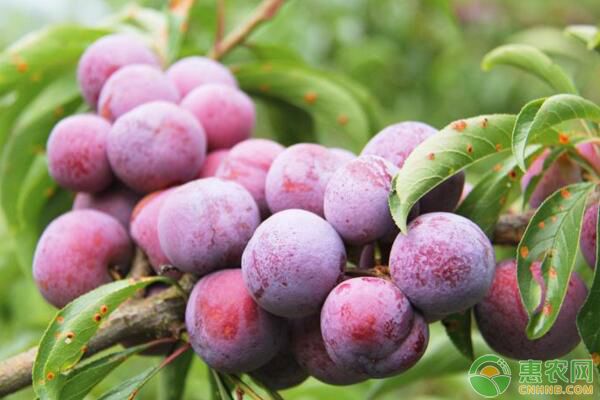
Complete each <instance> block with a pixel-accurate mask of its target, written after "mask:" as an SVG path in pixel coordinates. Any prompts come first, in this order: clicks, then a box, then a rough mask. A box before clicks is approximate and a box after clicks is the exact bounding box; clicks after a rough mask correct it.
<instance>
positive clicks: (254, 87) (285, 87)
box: [233, 62, 371, 151]
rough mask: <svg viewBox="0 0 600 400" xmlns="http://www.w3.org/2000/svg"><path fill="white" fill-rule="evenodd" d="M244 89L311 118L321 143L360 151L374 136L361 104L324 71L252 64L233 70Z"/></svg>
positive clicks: (272, 64) (269, 64)
mask: <svg viewBox="0 0 600 400" xmlns="http://www.w3.org/2000/svg"><path fill="white" fill-rule="evenodd" d="M233 70H234V72H235V74H236V76H237V78H238V81H239V82H240V86H241V88H242V89H243V90H245V91H246V92H249V93H251V94H253V95H255V96H258V97H266V98H270V99H277V100H280V101H283V102H286V103H289V104H292V105H294V106H296V107H299V108H301V109H302V110H304V111H306V112H307V113H309V114H310V115H311V117H312V118H313V120H314V123H315V132H316V135H317V139H318V141H319V142H320V143H321V144H323V145H325V146H330V145H339V144H340V143H347V144H348V145H347V147H349V148H351V149H353V150H355V151H356V150H358V149H360V148H361V147H362V146H363V145H364V144H365V143H366V141H367V140H368V138H369V137H370V133H371V132H370V128H369V119H368V117H367V114H366V112H365V110H364V109H363V107H362V106H361V104H360V102H359V101H358V100H357V99H356V98H355V97H354V96H353V95H352V94H351V93H350V92H349V91H348V90H347V89H346V88H345V87H343V86H342V85H340V84H338V83H336V82H334V81H333V80H332V79H329V78H326V77H324V76H323V75H322V73H321V72H320V71H315V70H312V69H310V68H307V67H302V66H298V65H294V64H288V63H276V62H270V63H263V64H256V63H249V64H241V65H238V66H235V67H234V68H233Z"/></svg>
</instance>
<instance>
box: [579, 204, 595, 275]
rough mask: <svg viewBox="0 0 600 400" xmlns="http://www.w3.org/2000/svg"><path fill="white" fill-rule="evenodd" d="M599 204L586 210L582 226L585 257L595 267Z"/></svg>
mask: <svg viewBox="0 0 600 400" xmlns="http://www.w3.org/2000/svg"><path fill="white" fill-rule="evenodd" d="M598 207H599V205H598V204H594V205H591V206H589V207H588V208H587V210H586V211H585V214H584V216H583V226H582V228H581V238H580V242H579V244H580V246H581V253H582V254H583V258H585V261H586V262H587V263H588V264H589V265H590V267H592V268H594V267H595V266H596V238H597V234H598V233H597V232H596V228H597V224H598Z"/></svg>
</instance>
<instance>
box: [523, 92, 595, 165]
mask: <svg viewBox="0 0 600 400" xmlns="http://www.w3.org/2000/svg"><path fill="white" fill-rule="evenodd" d="M574 119H584V120H594V121H600V107H598V106H597V105H596V104H595V103H593V102H591V101H589V100H586V99H584V98H582V97H579V96H575V95H571V94H559V95H555V96H551V97H547V98H541V99H537V100H533V101H531V102H529V103H527V104H526V105H525V106H524V107H523V108H522V109H521V111H520V112H519V115H518V117H517V122H516V123H515V126H514V130H513V134H512V149H513V154H514V155H515V157H516V159H517V162H518V165H519V167H520V168H521V169H522V170H523V171H525V168H526V166H525V148H526V147H527V145H528V144H529V143H530V142H532V141H539V140H545V139H544V138H543V137H541V135H542V134H544V133H546V132H548V131H551V128H553V127H554V126H556V125H558V124H560V123H563V122H566V121H571V120H574ZM553 136H554V135H553ZM559 139H560V138H559Z"/></svg>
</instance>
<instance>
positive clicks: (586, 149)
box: [575, 143, 600, 174]
mask: <svg viewBox="0 0 600 400" xmlns="http://www.w3.org/2000/svg"><path fill="white" fill-rule="evenodd" d="M575 148H576V149H577V152H578V153H579V154H580V155H581V156H582V157H583V158H585V159H586V160H587V161H588V162H589V163H590V164H591V165H592V166H593V167H594V169H595V170H596V172H597V173H599V174H600V146H599V145H597V144H594V143H581V144H578V145H577V146H575Z"/></svg>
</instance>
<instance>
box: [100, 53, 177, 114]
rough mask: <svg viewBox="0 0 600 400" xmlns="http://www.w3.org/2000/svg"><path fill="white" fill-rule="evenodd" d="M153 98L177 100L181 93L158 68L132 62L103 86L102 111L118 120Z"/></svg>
mask: <svg viewBox="0 0 600 400" xmlns="http://www.w3.org/2000/svg"><path fill="white" fill-rule="evenodd" d="M152 101H164V102H169V103H177V102H178V101H179V94H178V93H177V89H176V88H175V86H174V85H173V84H172V83H171V81H169V80H168V79H167V77H166V76H165V74H164V73H163V72H162V71H161V70H159V69H158V68H156V67H153V66H150V65H145V64H133V65H128V66H126V67H123V68H121V69H119V70H118V71H117V72H115V73H114V74H112V75H111V76H110V78H108V80H107V81H106V83H105V84H104V87H102V91H101V92H100V99H99V100H98V113H99V114H100V115H101V116H102V117H104V118H106V119H108V120H110V121H115V120H116V119H117V118H119V117H120V116H121V115H123V114H125V113H127V112H128V111H131V110H133V109H134V108H136V107H137V106H140V105H142V104H146V103H150V102H152Z"/></svg>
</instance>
